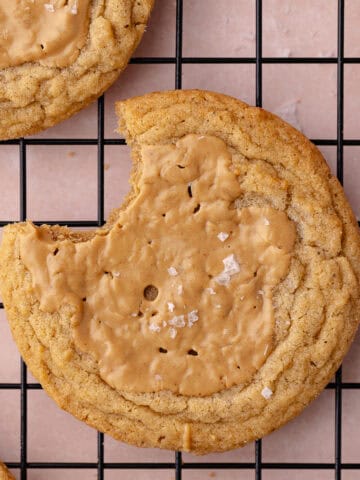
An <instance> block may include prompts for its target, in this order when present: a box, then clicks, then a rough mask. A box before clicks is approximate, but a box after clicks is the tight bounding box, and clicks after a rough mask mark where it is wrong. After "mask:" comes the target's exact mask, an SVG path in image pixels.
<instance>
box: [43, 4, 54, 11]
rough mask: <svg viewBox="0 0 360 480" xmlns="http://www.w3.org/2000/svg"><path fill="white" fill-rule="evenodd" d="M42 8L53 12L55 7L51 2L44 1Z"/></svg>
mask: <svg viewBox="0 0 360 480" xmlns="http://www.w3.org/2000/svg"><path fill="white" fill-rule="evenodd" d="M44 8H45V10H47V11H48V12H51V13H54V12H55V7H54V5H52V4H51V3H44Z"/></svg>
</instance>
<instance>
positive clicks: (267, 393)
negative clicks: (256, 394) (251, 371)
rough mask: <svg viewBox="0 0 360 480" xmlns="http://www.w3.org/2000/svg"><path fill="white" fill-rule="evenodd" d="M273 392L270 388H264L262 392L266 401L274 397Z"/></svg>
mask: <svg viewBox="0 0 360 480" xmlns="http://www.w3.org/2000/svg"><path fill="white" fill-rule="evenodd" d="M272 394H273V391H272V390H271V389H270V388H269V387H264V388H263V389H262V390H261V395H262V396H263V397H264V398H265V399H266V400H269V398H270V397H271V396H272Z"/></svg>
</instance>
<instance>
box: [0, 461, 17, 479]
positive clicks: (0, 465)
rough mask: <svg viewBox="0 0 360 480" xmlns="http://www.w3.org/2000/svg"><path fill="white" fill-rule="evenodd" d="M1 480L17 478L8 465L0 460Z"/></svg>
mask: <svg viewBox="0 0 360 480" xmlns="http://www.w3.org/2000/svg"><path fill="white" fill-rule="evenodd" d="M0 480H15V479H14V477H13V476H12V475H11V473H10V472H9V470H8V469H7V468H6V466H5V465H4V464H3V463H1V462H0Z"/></svg>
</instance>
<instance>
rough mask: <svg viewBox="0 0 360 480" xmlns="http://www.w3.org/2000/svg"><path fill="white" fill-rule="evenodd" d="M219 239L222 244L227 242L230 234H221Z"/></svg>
mask: <svg viewBox="0 0 360 480" xmlns="http://www.w3.org/2000/svg"><path fill="white" fill-rule="evenodd" d="M217 238H218V239H219V240H220V242H225V240H226V239H227V238H229V234H228V233H225V232H220V233H219V234H218V236H217Z"/></svg>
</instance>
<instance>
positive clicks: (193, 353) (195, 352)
mask: <svg viewBox="0 0 360 480" xmlns="http://www.w3.org/2000/svg"><path fill="white" fill-rule="evenodd" d="M188 355H193V356H194V357H196V356H197V355H199V354H198V352H197V351H196V350H193V349H192V348H190V350H188Z"/></svg>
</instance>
